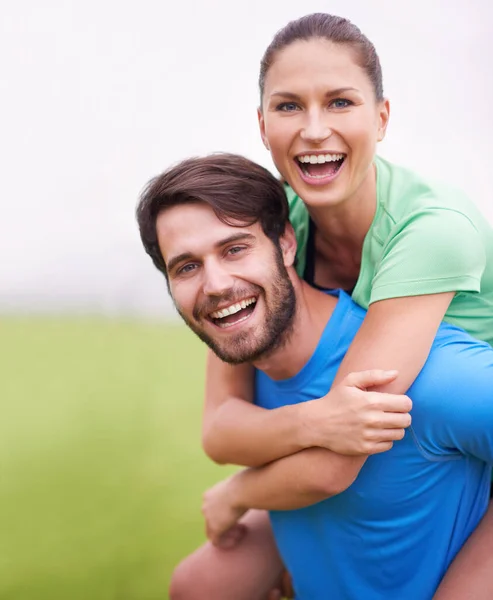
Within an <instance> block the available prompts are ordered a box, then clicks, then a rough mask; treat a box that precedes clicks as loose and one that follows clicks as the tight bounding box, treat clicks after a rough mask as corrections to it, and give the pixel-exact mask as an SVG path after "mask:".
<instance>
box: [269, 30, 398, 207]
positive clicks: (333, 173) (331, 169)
mask: <svg viewBox="0 0 493 600" xmlns="http://www.w3.org/2000/svg"><path fill="white" fill-rule="evenodd" d="M388 117H389V106H388V102H387V101H381V102H377V101H376V100H375V94H374V91H373V86H372V83H371V81H370V79H369V77H368V75H367V74H366V72H365V71H364V70H363V69H362V68H361V67H360V66H359V65H358V64H357V63H356V62H355V60H354V51H353V50H352V49H351V47H349V46H345V45H337V44H333V43H332V42H329V41H327V40H322V39H311V40H309V41H297V42H294V43H292V44H291V45H289V46H287V47H286V48H284V49H283V50H282V51H280V52H279V53H278V54H277V55H276V57H275V59H274V62H273V64H272V66H271V67H270V69H269V71H268V73H267V76H266V79H265V88H264V96H263V99H262V107H261V110H259V124H260V132H261V135H262V139H263V141H264V144H265V146H266V147H267V149H268V150H269V151H270V152H271V155H272V159H273V161H274V163H275V165H276V167H277V169H278V170H279V172H280V173H281V175H282V176H283V177H284V178H285V179H286V180H287V181H288V183H289V184H290V185H291V186H292V187H293V189H294V190H295V192H296V193H297V194H298V195H299V196H300V197H301V198H303V200H304V202H305V203H306V204H307V205H308V206H313V207H316V206H327V205H331V206H335V205H338V204H341V203H342V202H344V201H345V200H347V199H349V198H351V197H352V196H353V195H354V194H355V193H356V192H357V191H358V189H359V188H360V186H361V185H362V184H363V183H364V181H365V180H366V179H367V178H368V177H369V174H370V167H371V164H372V161H373V157H374V154H375V147H376V143H377V142H378V141H380V140H382V139H383V137H384V135H385V129H386V126H387V121H388Z"/></svg>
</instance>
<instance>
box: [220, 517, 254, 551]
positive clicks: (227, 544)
mask: <svg viewBox="0 0 493 600" xmlns="http://www.w3.org/2000/svg"><path fill="white" fill-rule="evenodd" d="M246 532H247V528H246V526H245V525H242V524H239V523H238V524H236V525H234V526H233V527H231V528H230V529H228V530H227V531H225V532H224V533H222V534H221V535H220V536H218V538H217V542H216V544H215V545H216V546H218V547H219V548H223V549H224V550H229V549H231V548H235V547H236V546H237V545H238V544H239V543H240V542H241V540H242V539H243V538H244V537H245V534H246Z"/></svg>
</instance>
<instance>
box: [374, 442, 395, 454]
mask: <svg viewBox="0 0 493 600" xmlns="http://www.w3.org/2000/svg"><path fill="white" fill-rule="evenodd" d="M393 445H394V443H393V442H379V443H377V444H373V445H372V446H371V449H370V451H367V454H381V453H382V452H387V451H388V450H390V449H391V448H392V446H393Z"/></svg>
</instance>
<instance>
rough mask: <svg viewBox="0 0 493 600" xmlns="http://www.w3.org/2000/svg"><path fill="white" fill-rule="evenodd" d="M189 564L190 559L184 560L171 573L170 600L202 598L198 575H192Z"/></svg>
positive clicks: (191, 568)
mask: <svg viewBox="0 0 493 600" xmlns="http://www.w3.org/2000/svg"><path fill="white" fill-rule="evenodd" d="M190 562H191V561H190V557H188V558H185V559H184V560H183V561H182V562H181V563H180V564H179V565H178V566H177V567H176V569H175V570H174V571H173V575H172V576H171V583H170V586H169V598H170V600H196V599H197V600H200V599H202V598H203V597H204V596H203V594H204V591H203V588H202V589H201V582H200V573H198V572H195V573H192V570H193V567H192V565H191V564H190Z"/></svg>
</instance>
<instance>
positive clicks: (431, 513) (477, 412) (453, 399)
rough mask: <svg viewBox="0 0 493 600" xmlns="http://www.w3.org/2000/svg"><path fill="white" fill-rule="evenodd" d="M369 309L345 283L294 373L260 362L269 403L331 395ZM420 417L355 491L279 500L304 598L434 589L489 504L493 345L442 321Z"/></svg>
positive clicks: (416, 403) (283, 542) (259, 391)
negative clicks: (281, 376) (276, 372)
mask: <svg viewBox="0 0 493 600" xmlns="http://www.w3.org/2000/svg"><path fill="white" fill-rule="evenodd" d="M365 314H366V313H365V311H364V310H363V309H361V308H360V307H359V306H357V305H356V304H355V303H354V302H353V301H352V300H351V299H350V297H349V296H348V295H347V294H345V293H343V292H340V294H339V300H338V303H337V306H336V307H335V309H334V312H333V314H332V317H331V318H330V320H329V322H328V324H327V326H326V328H325V330H324V332H323V334H322V336H321V339H320V342H319V344H318V346H317V348H316V350H315V352H314V354H313V356H312V357H311V358H310V360H309V361H308V363H307V364H306V365H305V366H304V368H303V369H302V370H301V371H300V372H299V373H298V374H297V375H296V376H295V377H292V378H291V379H287V380H282V381H273V380H272V379H270V378H269V377H267V376H266V375H265V374H264V373H262V372H260V371H258V372H257V374H256V403H257V404H258V405H259V406H262V407H264V408H277V407H280V406H284V405H286V404H296V403H298V402H304V401H306V400H311V399H314V398H319V397H321V396H323V395H325V394H326V393H327V392H328V391H329V389H330V386H331V383H332V381H333V379H334V376H335V374H336V372H337V369H338V368H339V365H340V363H341V361H342V359H343V357H344V354H345V353H346V351H347V349H348V348H349V346H350V344H351V342H352V340H353V338H354V336H355V334H356V332H357V331H358V329H359V327H360V325H361V323H362V321H363V318H364V316H365ZM408 395H409V396H410V397H411V398H412V400H413V410H412V417H413V422H412V426H411V427H410V428H409V429H407V430H406V434H405V436H404V438H403V439H402V440H401V441H398V442H395V443H394V446H393V448H392V450H389V451H388V452H384V453H382V454H376V455H374V456H370V457H369V458H368V459H367V461H366V462H365V464H364V466H363V468H362V469H361V471H360V474H359V476H358V478H357V480H356V481H355V482H354V483H353V485H351V486H350V487H349V488H348V489H347V490H346V491H345V492H343V493H342V494H339V495H337V496H334V497H332V498H328V499H327V500H324V501H323V502H319V503H318V504H315V505H313V506H309V507H307V508H303V509H299V510H286V511H272V512H271V521H272V526H273V530H274V535H275V538H276V542H277V545H278V547H279V550H280V552H281V555H282V558H283V560H284V562H285V564H286V567H287V568H288V570H289V571H290V573H291V575H292V577H293V583H294V588H295V592H296V598H298V599H301V600H329V599H330V600H353V599H354V600H362V599H364V600H377V599H378V600H389V599H390V598H392V599H399V600H428V599H431V598H432V596H433V594H434V592H435V590H436V588H437V587H438V584H439V583H440V580H441V578H442V577H443V575H444V573H445V571H446V570H447V567H448V566H449V564H450V563H451V561H452V559H453V558H454V556H455V555H456V554H457V552H458V551H459V550H460V548H461V547H462V545H463V544H464V542H465V541H466V539H467V538H468V536H469V535H470V534H471V532H472V531H473V529H474V528H475V527H476V525H477V524H478V522H479V520H480V519H481V517H482V516H483V514H484V512H485V510H486V507H487V504H488V497H489V488H490V476H491V463H492V462H493V349H492V348H491V346H489V345H488V344H486V343H483V342H478V341H476V340H474V339H473V338H472V337H471V336H470V335H469V334H467V333H466V332H465V331H463V330H461V329H458V328H456V327H454V326H453V325H449V324H446V323H444V324H442V325H441V327H440V329H439V331H438V334H437V336H436V339H435V342H434V344H433V347H432V350H431V353H430V356H429V358H428V361H427V363H426V365H425V367H424V368H423V370H422V371H421V373H420V374H419V376H418V378H417V379H416V381H415V382H414V384H413V386H412V387H411V389H410V390H409V392H408Z"/></svg>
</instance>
